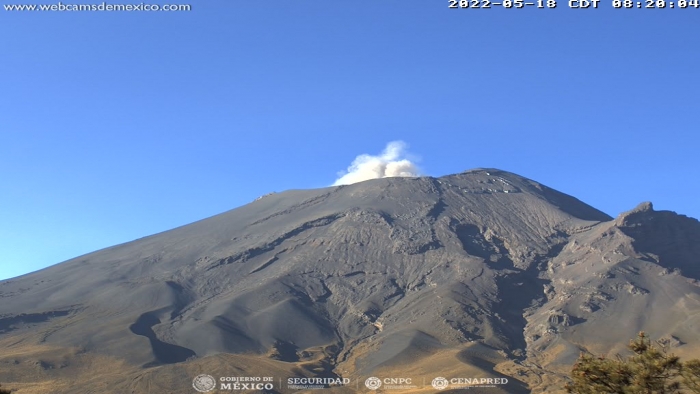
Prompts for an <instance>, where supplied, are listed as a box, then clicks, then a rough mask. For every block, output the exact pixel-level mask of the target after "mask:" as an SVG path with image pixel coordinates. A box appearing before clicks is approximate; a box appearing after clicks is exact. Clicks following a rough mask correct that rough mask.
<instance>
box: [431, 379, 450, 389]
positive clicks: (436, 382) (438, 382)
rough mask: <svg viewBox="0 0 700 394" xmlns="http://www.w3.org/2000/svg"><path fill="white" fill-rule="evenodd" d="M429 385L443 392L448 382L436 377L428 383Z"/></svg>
mask: <svg viewBox="0 0 700 394" xmlns="http://www.w3.org/2000/svg"><path fill="white" fill-rule="evenodd" d="M430 385H431V386H433V388H434V389H436V390H444V389H446V388H447V386H449V385H450V382H449V381H448V380H447V379H445V378H443V377H442V376H438V377H437V378H435V379H433V381H432V382H430Z"/></svg>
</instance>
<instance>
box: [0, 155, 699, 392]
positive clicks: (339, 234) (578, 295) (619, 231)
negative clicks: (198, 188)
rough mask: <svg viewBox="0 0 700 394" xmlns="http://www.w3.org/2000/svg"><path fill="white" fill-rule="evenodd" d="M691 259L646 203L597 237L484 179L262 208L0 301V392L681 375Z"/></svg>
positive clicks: (692, 240)
mask: <svg viewBox="0 0 700 394" xmlns="http://www.w3.org/2000/svg"><path fill="white" fill-rule="evenodd" d="M698 241H700V223H699V222H698V221H697V220H695V219H691V218H687V217H684V216H680V215H676V214H675V213H672V212H656V211H654V210H653V209H652V207H651V205H650V204H648V203H647V204H642V205H640V206H639V207H637V208H636V209H635V210H633V211H630V212H627V213H624V214H622V215H621V216H620V217H618V218H617V219H614V220H613V219H612V218H611V217H609V216H607V215H606V214H604V213H602V212H600V211H598V210H596V209H594V208H592V207H590V206H588V205H586V204H584V203H582V202H581V201H579V200H577V199H575V198H573V197H571V196H568V195H565V194H563V193H560V192H557V191H555V190H552V189H550V188H548V187H546V186H544V185H541V184H539V183H537V182H534V181H532V180H529V179H526V178H523V177H520V176H518V175H514V174H511V173H507V172H503V171H499V170H495V169H478V170H472V171H467V172H465V173H461V174H456V175H451V176H445V177H441V178H429V177H423V178H385V179H378V180H372V181H367V182H362V183H358V184H354V185H349V186H338V187H332V188H325V189H318V190H304V191H287V192H284V193H278V194H271V195H267V196H264V197H262V198H260V199H258V200H256V201H254V202H252V203H250V204H248V205H246V206H243V207H240V208H237V209H234V210H232V211H229V212H226V213H224V214H221V215H218V216H214V217H212V218H209V219H205V220H202V221H199V222H196V223H193V224H190V225H187V226H183V227H180V228H176V229H174V230H171V231H167V232H164V233H160V234H156V235H153V236H150V237H146V238H142V239H139V240H136V241H133V242H130V243H126V244H123V245H118V246H115V247H111V248H108V249H104V250H101V251H98V252H95V253H91V254H88V255H85V256H81V257H78V258H76V259H73V260H70V261H67V262H64V263H61V264H58V265H55V266H53V267H50V268H47V269H45V270H42V271H38V272H35V273H32V274H29V275H25V276H22V277H19V278H15V279H11V280H7V281H4V282H0V346H2V345H4V346H5V351H4V352H3V353H0V382H3V384H6V385H8V386H9V387H16V388H19V389H20V391H19V393H32V392H37V393H38V392H42V393H45V392H50V391H47V390H48V389H47V387H53V388H52V390H56V391H55V392H64V391H65V389H66V388H71V389H72V390H74V392H86V393H87V392H95V391H93V390H95V387H96V385H98V386H99V387H101V388H100V389H99V390H98V392H115V393H116V392H120V393H121V392H130V393H147V392H156V391H154V390H158V392H172V393H180V392H182V393H189V392H192V389H191V379H192V377H193V376H195V375H197V374H198V373H202V372H203V371H204V372H206V373H210V374H212V375H215V373H219V374H220V376H251V375H252V376H273V375H274V376H275V377H276V378H284V377H286V376H323V377H330V376H343V377H351V378H353V379H360V380H361V381H364V379H366V378H367V377H369V376H404V375H410V376H412V377H413V378H414V381H420V382H422V381H423V379H427V382H428V385H427V388H426V391H428V392H429V391H432V388H430V384H429V382H430V379H432V378H434V377H436V376H446V377H507V378H508V379H509V383H508V384H507V385H505V386H502V387H498V388H492V389H489V390H491V391H490V392H498V390H501V392H508V393H517V392H529V391H530V390H532V391H533V392H545V391H546V392H553V391H556V390H557V389H558V388H561V384H562V382H563V377H564V376H565V375H566V374H567V373H568V371H569V369H570V367H571V365H572V364H573V362H574V361H575V359H576V357H577V356H578V354H579V352H580V351H581V350H590V351H594V352H598V353H601V352H603V353H606V352H616V351H622V347H621V346H624V344H625V343H627V341H628V340H629V339H630V338H632V337H634V336H635V334H636V333H637V332H638V331H640V330H644V331H647V332H648V333H649V334H650V336H652V337H663V338H665V339H666V340H667V341H668V343H669V345H671V346H673V347H674V351H675V352H676V353H679V354H681V355H691V356H694V357H697V355H698V352H700V285H699V283H698V279H700V262H699V261H698V257H697V256H700V242H698ZM222 360H225V362H223V364H222ZM246 374H247V375H246ZM88 376H89V377H91V378H90V379H87V378H86V377H88ZM96 379H97V380H96ZM57 387H58V388H57ZM358 387H359V386H358ZM276 390H277V391H279V392H288V391H289V390H286V389H285V388H284V386H283V385H279V387H278V388H277V389H276ZM338 390H340V391H343V390H344V391H346V392H353V391H357V390H358V388H357V387H355V386H353V387H352V388H351V387H346V388H344V389H342V388H341V389H338ZM418 391H420V390H418Z"/></svg>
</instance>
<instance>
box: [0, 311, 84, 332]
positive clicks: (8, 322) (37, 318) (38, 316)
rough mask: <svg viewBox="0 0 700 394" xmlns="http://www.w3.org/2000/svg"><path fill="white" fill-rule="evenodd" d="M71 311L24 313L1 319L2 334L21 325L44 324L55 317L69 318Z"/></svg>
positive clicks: (0, 330) (0, 328) (0, 329)
mask: <svg viewBox="0 0 700 394" xmlns="http://www.w3.org/2000/svg"><path fill="white" fill-rule="evenodd" d="M70 312H71V311H52V312H44V313H22V314H19V315H16V316H11V317H5V318H1V319H0V334H4V333H6V332H9V331H12V330H14V329H16V328H17V325H19V324H34V323H43V322H46V321H48V320H49V319H51V318H54V317H61V316H67V315H68V314H69V313H70Z"/></svg>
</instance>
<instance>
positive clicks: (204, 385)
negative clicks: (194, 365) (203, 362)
mask: <svg viewBox="0 0 700 394" xmlns="http://www.w3.org/2000/svg"><path fill="white" fill-rule="evenodd" d="M192 387H194V389H195V390H197V391H199V392H200V393H207V392H209V391H212V390H214V389H215V388H216V379H214V377H213V376H211V375H206V374H202V375H197V376H196V377H195V378H194V379H192Z"/></svg>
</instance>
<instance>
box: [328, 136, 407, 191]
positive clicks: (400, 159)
mask: <svg viewBox="0 0 700 394" xmlns="http://www.w3.org/2000/svg"><path fill="white" fill-rule="evenodd" d="M406 148H407V145H406V143H405V142H403V141H392V142H390V143H388V144H387V145H386V148H384V151H382V153H381V154H380V155H379V156H372V155H368V154H362V155H359V156H357V157H356V158H355V160H353V162H352V164H350V167H348V169H347V171H346V172H345V173H340V174H339V175H340V178H338V179H336V181H335V182H334V183H333V186H338V185H349V184H351V183H357V182H362V181H366V180H368V179H377V178H388V177H397V176H407V177H408V176H419V175H420V170H419V169H418V167H417V166H416V165H415V164H414V163H413V162H411V161H410V160H409V159H407V158H406Z"/></svg>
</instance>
